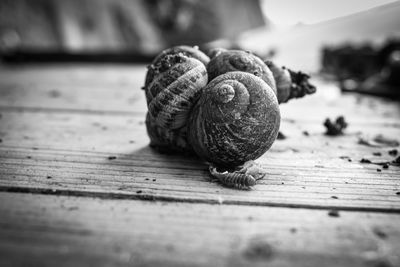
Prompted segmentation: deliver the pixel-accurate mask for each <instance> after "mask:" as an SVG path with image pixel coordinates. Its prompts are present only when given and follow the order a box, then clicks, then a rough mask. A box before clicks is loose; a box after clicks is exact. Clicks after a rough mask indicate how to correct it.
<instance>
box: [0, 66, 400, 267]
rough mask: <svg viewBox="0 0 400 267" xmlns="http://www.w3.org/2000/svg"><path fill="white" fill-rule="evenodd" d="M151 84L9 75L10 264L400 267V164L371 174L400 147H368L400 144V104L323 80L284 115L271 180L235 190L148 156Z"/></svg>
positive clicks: (75, 70) (2, 212)
mask: <svg viewBox="0 0 400 267" xmlns="http://www.w3.org/2000/svg"><path fill="white" fill-rule="evenodd" d="M144 74H145V67H144V66H114V65H112V66H110V65H104V66H99V65H97V66H95V65H42V66H33V65H30V66H19V67H18V66H2V67H0V266H154V265H160V266H352V267H353V266H385V267H386V266H389V267H391V266H393V267H394V266H400V167H398V166H394V165H390V166H389V168H388V169H384V168H383V166H382V165H378V164H368V163H360V160H361V159H363V158H364V159H369V160H371V161H372V162H373V163H384V162H391V161H393V160H394V159H396V158H397V157H398V156H399V155H397V156H393V155H389V153H388V151H389V150H392V149H395V148H397V149H399V147H398V146H397V147H396V146H392V145H385V144H382V143H374V142H372V141H371V142H372V143H371V144H372V145H373V146H368V145H364V144H360V143H359V140H360V138H363V139H365V140H372V138H373V137H374V136H376V135H377V134H382V135H383V136H385V137H387V138H392V139H393V138H394V139H397V140H399V139H400V105H399V103H398V102H392V101H389V100H383V99H379V98H373V97H368V96H359V95H340V94H339V92H338V89H337V88H336V87H335V86H334V85H333V84H329V83H327V82H323V81H322V80H318V79H314V82H315V84H317V85H318V90H319V91H318V93H317V94H316V95H313V96H310V97H308V98H305V99H302V100H295V101H293V102H291V103H289V104H284V105H282V106H281V111H282V118H283V120H282V124H281V131H282V132H283V133H284V134H285V135H286V137H287V138H286V139H284V140H277V141H276V142H275V143H274V145H273V147H272V148H271V149H270V151H268V152H267V153H266V154H265V155H264V156H263V157H262V158H261V159H259V160H258V162H259V163H261V164H262V165H263V167H264V168H265V169H267V170H268V175H267V177H266V178H265V179H264V180H262V181H260V182H259V183H258V184H257V185H256V186H255V187H254V188H253V189H252V190H235V189H231V188H226V187H222V186H221V185H220V184H218V183H215V182H212V181H210V178H209V175H208V171H207V166H206V165H205V164H203V163H202V162H200V161H199V160H198V159H196V158H189V157H182V156H179V155H173V156H171V155H162V154H158V153H157V152H155V151H153V150H151V149H150V148H149V147H148V142H149V139H148V137H147V134H146V129H145V125H144V118H145V112H146V103H145V99H144V92H143V91H142V90H140V88H141V86H142V84H143V81H144ZM339 115H344V116H345V118H346V120H347V121H348V123H349V127H348V129H346V131H345V132H346V134H345V135H343V136H338V137H329V136H326V135H324V131H325V129H324V127H323V125H322V123H323V121H324V120H325V118H327V117H330V118H332V119H333V118H335V117H337V116H339ZM305 132H307V133H308V134H307V133H305ZM379 153H380V154H379Z"/></svg>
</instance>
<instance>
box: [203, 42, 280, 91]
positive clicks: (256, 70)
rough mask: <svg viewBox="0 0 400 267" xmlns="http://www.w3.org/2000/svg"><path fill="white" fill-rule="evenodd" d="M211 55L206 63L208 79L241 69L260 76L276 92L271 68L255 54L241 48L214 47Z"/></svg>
mask: <svg viewBox="0 0 400 267" xmlns="http://www.w3.org/2000/svg"><path fill="white" fill-rule="evenodd" d="M212 55H213V57H212V58H211V60H210V62H209V63H208V65H207V72H208V77H209V79H210V81H211V80H212V79H214V78H215V77H217V76H219V75H221V74H224V73H227V72H231V71H243V72H248V73H251V74H254V75H255V76H258V77H260V78H261V79H262V80H263V81H264V82H266V83H267V84H268V85H269V87H270V88H271V89H272V90H273V91H274V92H275V94H276V84H275V80H274V77H273V74H272V72H271V70H270V69H269V68H268V67H267V65H265V63H264V62H263V61H262V60H261V59H260V58H259V57H257V56H256V55H254V54H252V53H250V52H246V51H241V50H222V49H219V50H217V49H216V50H215V51H213V53H212Z"/></svg>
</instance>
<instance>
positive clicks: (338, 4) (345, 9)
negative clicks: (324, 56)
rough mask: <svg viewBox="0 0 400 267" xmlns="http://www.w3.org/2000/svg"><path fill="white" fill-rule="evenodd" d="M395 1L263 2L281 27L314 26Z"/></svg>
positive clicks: (282, 0) (327, 0) (312, 0)
mask: <svg viewBox="0 0 400 267" xmlns="http://www.w3.org/2000/svg"><path fill="white" fill-rule="evenodd" d="M391 2H396V1H395V0H262V5H263V10H264V13H265V14H266V15H267V17H268V18H270V19H271V20H272V21H273V22H274V23H275V24H277V25H281V26H287V25H295V24H298V23H305V24H312V23H316V22H320V21H324V20H329V19H333V18H336V17H341V16H346V15H349V14H352V13H356V12H359V11H363V10H367V9H370V8H373V7H376V6H380V5H384V4H388V3H391Z"/></svg>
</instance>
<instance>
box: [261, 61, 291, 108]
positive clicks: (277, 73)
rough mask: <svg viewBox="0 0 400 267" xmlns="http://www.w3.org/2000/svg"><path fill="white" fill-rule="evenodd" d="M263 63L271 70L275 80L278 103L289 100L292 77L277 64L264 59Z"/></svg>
mask: <svg viewBox="0 0 400 267" xmlns="http://www.w3.org/2000/svg"><path fill="white" fill-rule="evenodd" d="M265 64H266V65H267V66H268V68H269V69H270V70H271V72H272V74H273V75H274V79H275V82H276V91H277V97H278V102H279V103H285V102H287V101H288V100H289V96H290V91H291V90H290V89H291V86H292V79H291V77H290V73H289V71H288V70H287V69H286V68H281V67H279V66H277V65H276V64H275V63H273V62H272V61H265Z"/></svg>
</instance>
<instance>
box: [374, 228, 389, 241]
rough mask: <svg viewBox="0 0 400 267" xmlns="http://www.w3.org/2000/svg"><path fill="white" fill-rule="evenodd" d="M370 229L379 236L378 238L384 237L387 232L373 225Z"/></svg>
mask: <svg viewBox="0 0 400 267" xmlns="http://www.w3.org/2000/svg"><path fill="white" fill-rule="evenodd" d="M372 231H373V232H374V234H375V235H376V236H377V237H379V238H380V239H386V238H387V234H386V233H385V232H383V231H382V229H380V228H378V227H374V228H373V229H372Z"/></svg>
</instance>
